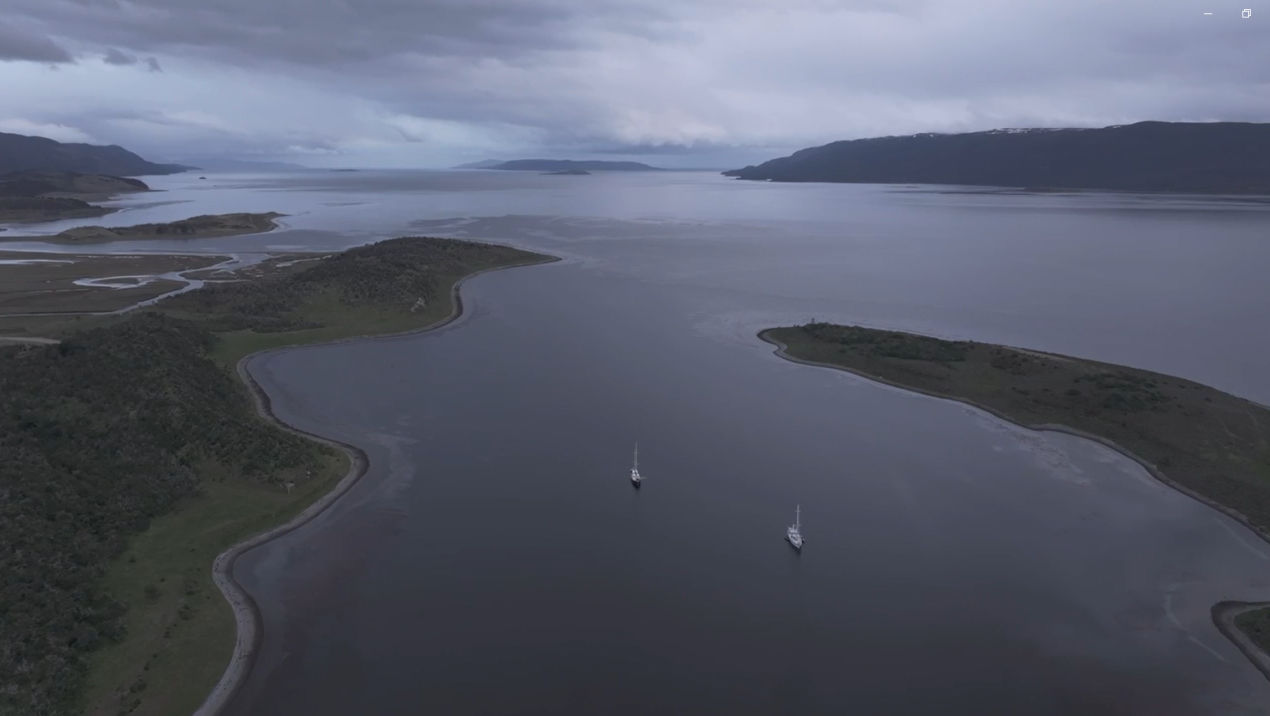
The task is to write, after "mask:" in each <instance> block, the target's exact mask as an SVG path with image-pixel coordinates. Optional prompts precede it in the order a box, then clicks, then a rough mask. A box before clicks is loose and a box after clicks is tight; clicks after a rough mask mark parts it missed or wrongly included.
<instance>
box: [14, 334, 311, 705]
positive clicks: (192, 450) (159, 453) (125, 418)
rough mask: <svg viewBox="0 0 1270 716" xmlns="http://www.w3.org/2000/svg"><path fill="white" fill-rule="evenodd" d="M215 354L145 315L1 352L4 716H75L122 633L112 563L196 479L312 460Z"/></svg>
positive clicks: (208, 340)
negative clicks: (90, 659)
mask: <svg viewBox="0 0 1270 716" xmlns="http://www.w3.org/2000/svg"><path fill="white" fill-rule="evenodd" d="M214 341H215V337H214V336H213V334H211V333H209V332H208V331H206V330H204V329H202V328H200V327H197V326H195V325H194V324H191V323H188V322H184V321H178V320H174V319H171V318H167V317H164V316H161V315H157V314H145V315H139V316H137V317H134V318H132V319H130V320H127V321H125V322H123V323H122V324H119V325H116V326H112V327H108V328H99V329H95V330H90V331H85V332H83V333H81V334H78V335H76V336H74V337H72V338H70V339H68V340H66V341H64V342H63V343H61V344H60V345H54V346H47V347H39V348H6V349H4V350H0V714H5V715H6V716H8V715H9V714H14V715H17V714H22V715H24V716H42V715H53V714H65V713H71V711H72V702H73V699H74V697H75V696H76V694H77V693H78V689H79V688H80V686H81V684H82V681H83V677H84V674H85V670H86V656H87V654H88V653H89V651H91V650H92V649H93V648H94V647H95V646H97V645H98V644H100V643H101V642H102V641H103V640H109V639H115V638H118V637H119V636H120V635H121V633H122V632H121V629H122V621H121V617H122V615H123V613H124V608H125V607H124V605H123V604H120V603H119V602H117V601H115V600H114V599H112V598H111V597H110V595H108V594H105V593H103V591H102V590H101V588H100V586H99V585H100V582H101V577H102V576H103V575H104V574H105V571H106V568H107V565H108V562H109V560H110V559H112V558H113V557H116V556H118V555H119V554H120V552H121V551H122V549H123V548H124V545H125V541H126V539H127V538H128V537H129V536H130V535H133V534H135V533H137V532H139V531H141V530H144V529H145V528H146V527H147V526H148V525H149V523H150V520H151V519H153V518H155V517H157V516H159V515H161V514H163V513H165V512H167V511H168V510H169V509H171V507H172V506H173V505H174V503H175V502H176V501H177V500H179V499H181V498H182V497H185V496H188V495H191V494H193V493H194V492H195V491H196V490H197V489H198V485H199V476H198V468H199V466H200V465H203V464H207V463H208V462H214V463H218V464H221V465H224V466H227V467H229V468H232V469H234V470H236V471H237V472H239V473H242V474H245V475H249V476H255V477H256V478H258V479H264V478H266V477H267V476H268V475H269V473H270V471H272V470H276V469H280V468H286V467H294V466H302V465H305V464H308V463H312V462H313V461H314V459H315V453H314V449H313V446H312V444H311V443H308V442H307V441H305V440H303V439H301V438H299V437H296V436H293V435H291V434H289V433H286V432H284V431H282V430H278V429H275V428H273V427H270V426H267V425H264V424H262V423H261V422H260V421H259V420H258V419H257V418H256V417H255V414H254V408H253V407H252V406H251V404H250V398H249V396H248V395H247V394H246V391H245V390H244V388H243V387H242V386H241V385H240V384H239V383H237V382H236V380H235V379H234V378H233V377H232V376H231V375H230V374H229V373H228V372H226V371H225V370H223V369H221V368H220V367H219V366H217V365H216V364H215V363H214V362H212V361H211V360H210V359H209V358H208V357H207V355H206V353H207V351H208V349H209V348H211V346H212V345H213V343H214Z"/></svg>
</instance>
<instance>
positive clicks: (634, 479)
mask: <svg viewBox="0 0 1270 716" xmlns="http://www.w3.org/2000/svg"><path fill="white" fill-rule="evenodd" d="M643 480H644V478H643V476H642V475H640V474H639V443H635V462H633V463H631V484H632V485H634V486H635V488H636V489H638V488H639V483H641V482H643Z"/></svg>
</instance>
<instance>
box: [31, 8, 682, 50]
mask: <svg viewBox="0 0 1270 716" xmlns="http://www.w3.org/2000/svg"><path fill="white" fill-rule="evenodd" d="M10 4H12V5H15V6H16V10H17V11H18V12H21V13H23V14H26V15H28V16H31V17H35V18H39V19H41V20H43V21H45V22H48V23H53V24H56V25H57V26H58V27H60V28H65V29H66V30H67V31H68V33H73V34H74V35H75V36H76V37H77V38H82V39H85V40H91V41H94V42H100V43H103V44H114V45H119V46H124V47H128V48H131V49H134V50H137V51H149V52H160V51H171V50H173V49H174V48H186V49H187V50H199V49H202V50H208V51H211V52H212V53H213V54H215V55H216V56H218V57H221V58H222V59H225V60H227V61H233V60H238V61H248V60H249V59H254V60H257V61H258V60H260V59H268V60H272V61H281V62H292V63H298V64H304V65H310V66H341V65H344V64H347V63H350V62H351V63H356V62H362V61H369V60H373V59H377V58H383V57H387V56H391V55H394V54H399V53H407V52H409V53H420V54H425V55H431V56H480V57H504V58H510V57H516V56H520V55H523V54H525V53H527V52H532V51H543V50H567V49H570V48H573V47H577V46H579V45H580V44H582V43H583V38H581V37H579V36H577V35H576V34H574V33H572V32H571V31H570V27H574V26H577V25H578V24H585V25H587V26H588V27H597V26H598V27H609V28H615V29H621V28H624V27H625V28H627V29H630V30H632V31H637V32H648V31H649V29H650V28H651V27H653V26H654V25H655V23H656V21H657V20H658V18H659V17H660V13H658V12H656V11H655V10H653V9H651V8H650V7H648V6H646V5H644V4H642V3H639V2H632V1H625V0H592V1H591V2H578V1H576V0H549V1H547V2H520V1H517V0H428V1H427V2H419V1H417V0H332V1H331V2H310V1H309V0H269V1H267V2H264V1H261V0H207V1H202V0H136V1H134V2H127V1H124V0H13V1H12V3H10Z"/></svg>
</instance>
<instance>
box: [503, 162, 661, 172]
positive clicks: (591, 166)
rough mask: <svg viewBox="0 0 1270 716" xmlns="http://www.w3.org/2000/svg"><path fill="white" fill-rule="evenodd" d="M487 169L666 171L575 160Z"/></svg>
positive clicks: (508, 163)
mask: <svg viewBox="0 0 1270 716" xmlns="http://www.w3.org/2000/svg"><path fill="white" fill-rule="evenodd" d="M484 168H485V169H506V170H509V171H524V172H561V171H565V170H569V169H581V170H583V171H591V172H660V171H665V169H660V168H658V167H650V166H648V165H647V164H641V163H640V162H606V161H599V160H583V161H578V160H574V159H515V160H512V161H510V162H502V163H501V164H494V165H491V166H488V167H484Z"/></svg>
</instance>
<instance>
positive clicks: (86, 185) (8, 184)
mask: <svg viewBox="0 0 1270 716" xmlns="http://www.w3.org/2000/svg"><path fill="white" fill-rule="evenodd" d="M149 190H150V187H149V186H147V185H146V183H145V182H143V181H141V180H140V179H129V178H125V177H117V176H110V175H106V174H78V173H76V172H68V171H35V170H30V171H20V172H12V173H9V174H4V175H0V221H4V222H15V223H16V222H24V223H30V222H40V221H57V220H59V219H84V218H91V217H96V216H105V215H106V214H110V213H112V212H114V211H115V210H114V209H108V208H106V207H102V206H96V205H94V204H90V203H89V201H100V200H102V199H106V198H109V197H111V196H114V195H116V194H126V193H130V192H138V191H149Z"/></svg>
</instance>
